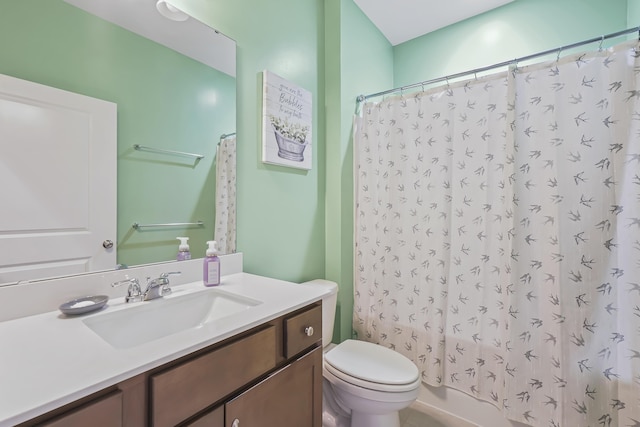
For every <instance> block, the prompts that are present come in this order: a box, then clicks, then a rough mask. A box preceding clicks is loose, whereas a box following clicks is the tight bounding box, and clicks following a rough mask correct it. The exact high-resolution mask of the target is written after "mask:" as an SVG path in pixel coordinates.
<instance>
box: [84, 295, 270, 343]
mask: <svg viewBox="0 0 640 427" xmlns="http://www.w3.org/2000/svg"><path fill="white" fill-rule="evenodd" d="M259 304H260V301H256V300H253V299H250V298H246V297H242V296H238V295H234V294H231V293H228V292H224V291H221V290H217V289H208V290H206V291H199V292H195V293H191V294H187V295H181V296H177V295H172V296H170V297H165V298H162V299H156V300H153V301H147V302H142V303H136V304H135V305H133V306H132V307H127V308H125V309H122V310H119V311H114V312H111V313H104V314H97V315H95V316H93V317H88V318H86V319H84V320H83V322H84V324H85V325H86V326H87V327H89V329H91V330H92V331H93V332H95V333H96V334H97V335H98V336H99V337H100V338H102V339H103V340H105V341H106V342H107V343H109V344H111V346H113V347H115V348H118V349H125V348H131V347H135V346H137V345H141V344H145V343H148V342H150V341H154V340H156V339H159V338H163V337H166V336H169V335H173V334H175V333H178V332H182V331H186V330H189V329H197V328H199V327H202V326H203V325H205V324H207V323H211V322H214V321H215V320H218V319H221V318H223V317H227V316H230V315H232V314H236V313H239V312H241V311H244V310H248V309H250V308H251V307H254V306H256V305H259Z"/></svg>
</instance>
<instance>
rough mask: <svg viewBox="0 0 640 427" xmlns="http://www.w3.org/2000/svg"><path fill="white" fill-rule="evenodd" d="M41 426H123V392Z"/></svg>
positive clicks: (100, 399)
mask: <svg viewBox="0 0 640 427" xmlns="http://www.w3.org/2000/svg"><path fill="white" fill-rule="evenodd" d="M40 425H41V426H42V427H86V426H92V427H117V426H122V392H120V391H115V392H113V393H111V394H109V395H107V396H105V397H102V398H99V399H97V400H95V401H93V402H90V403H87V404H86V405H83V406H81V407H79V408H76V409H73V410H71V411H69V412H67V413H65V414H63V415H61V416H59V417H57V418H55V419H53V420H51V421H47V422H44V423H42V424H40Z"/></svg>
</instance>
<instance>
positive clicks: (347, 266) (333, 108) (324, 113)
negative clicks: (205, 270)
mask: <svg viewBox="0 0 640 427" xmlns="http://www.w3.org/2000/svg"><path fill="white" fill-rule="evenodd" d="M0 1H1V2H3V3H7V1H8V0H0ZM12 1H15V2H16V3H24V4H31V5H33V3H34V2H35V1H36V0H20V1H17V0H12ZM40 1H43V0H40ZM635 3H637V0H633V3H632V1H630V2H629V4H628V3H627V1H626V0H607V1H602V0H562V1H558V0H516V1H515V2H513V3H511V4H509V5H506V6H504V7H502V8H499V9H496V10H494V11H491V12H487V13H485V14H483V15H480V16H478V17H475V18H471V19H469V20H466V21H464V22H461V23H459V24H456V25H453V26H450V27H447V28H444V29H441V30H438V31H436V32H434V33H432V34H429V35H426V36H423V37H420V38H418V39H415V40H413V41H409V42H407V43H404V44H401V45H399V46H396V47H391V46H390V45H389V43H388V42H387V41H386V39H384V37H382V36H381V34H380V33H379V32H378V30H377V29H376V28H375V27H374V26H373V25H372V24H371V23H370V22H369V21H368V19H367V18H366V17H365V15H364V14H363V13H362V12H361V11H360V9H359V8H358V7H357V6H356V5H355V4H354V3H353V0H315V1H309V0H305V1H300V0H273V1H269V2H265V1H261V0H234V1H212V0H175V4H176V6H178V7H181V8H183V9H184V10H185V11H187V12H189V13H190V14H192V15H193V16H195V17H196V18H198V19H200V20H201V21H203V22H205V23H207V24H209V25H210V26H212V27H214V28H216V29H218V30H220V31H222V32H223V33H225V34H227V35H228V36H230V37H231V38H233V39H234V40H236V42H237V110H236V111H237V138H238V249H239V250H240V251H242V252H243V253H244V260H245V271H247V272H250V273H255V274H261V275H265V276H269V277H276V278H280V279H285V280H291V281H295V282H300V281H304V280H310V279H314V278H327V279H331V280H335V281H336V282H338V283H339V284H340V286H341V291H340V298H339V300H340V301H339V304H340V307H339V310H338V324H337V325H336V331H335V332H336V334H334V338H335V339H336V340H343V339H345V338H348V337H350V336H351V316H352V314H351V313H352V303H353V178H352V176H353V165H352V162H353V157H352V145H353V143H352V139H351V120H352V115H353V113H354V110H355V105H356V103H355V98H356V96H357V95H359V94H368V93H373V92H377V91H381V90H384V89H387V88H391V87H393V86H397V85H403V84H407V83H414V82H417V81H421V80H426V79H430V78H435V77H440V76H442V75H444V74H451V73H456V72H460V71H464V70H468V69H471V68H475V67H479V66H484V65H489V64H492V63H495V62H500V61H504V60H508V59H512V58H515V57H518V56H524V55H527V54H530V53H534V52H537V51H540V50H545V49H551V48H554V47H557V46H559V45H562V44H567V43H571V42H574V41H577V40H582V39H584V38H589V37H593V36H597V35H600V34H603V33H607V32H612V31H617V30H619V29H621V28H625V27H626V26H627V21H628V20H629V22H634V21H635V22H637V21H640V10H639V9H640V8H639V7H637V5H636V4H635ZM25 7H28V6H25ZM3 12H4V11H3ZM42 15H46V16H47V17H48V18H49V19H44V18H42V21H43V22H42V24H41V25H42V26H43V27H42V28H43V29H42V31H43V32H48V31H52V30H53V29H54V28H55V27H57V26H59V25H60V23H59V22H54V21H55V20H54V19H51V15H47V14H44V13H42ZM632 15H633V17H632ZM2 16H6V15H5V14H4V13H3V14H2V15H0V37H2V39H3V40H7V38H5V36H6V32H4V31H6V30H5V29H4V25H5V24H8V22H6V21H8V20H7V19H4V20H3V19H2ZM632 25H637V24H632ZM25 38H26V36H25ZM69 42H70V43H72V42H73V40H70V41H69ZM0 49H2V47H0ZM0 52H2V51H0ZM5 53H6V52H5ZM5 53H2V55H4V54H5ZM63 53H64V52H60V55H63ZM0 58H1V56H0ZM46 64H47V61H44V60H43V61H42V62H41V63H39V64H31V65H30V66H29V67H27V68H28V69H29V70H30V72H34V73H35V72H36V70H35V69H32V68H37V66H43V65H46ZM265 69H267V70H269V71H272V72H274V73H276V74H278V75H280V76H282V77H284V78H286V79H288V80H290V81H292V82H294V83H296V84H298V85H300V86H302V87H304V88H305V89H307V90H309V91H311V93H312V96H313V132H314V135H313V168H312V170H310V171H302V170H297V169H290V168H285V167H278V166H273V165H266V164H263V163H262V162H261V130H260V129H261V99H262V93H261V83H262V82H261V72H262V71H263V70H265ZM9 71H10V70H9ZM67 71H68V72H70V73H71V74H72V75H74V76H78V77H82V76H81V75H80V76H79V74H80V73H78V72H74V71H73V70H67ZM0 72H4V73H6V74H11V72H7V65H6V63H5V61H0ZM45 83H47V84H52V85H53V83H54V82H45ZM93 96H98V94H94V95H93ZM107 99H109V98H108V97H107ZM177 117H179V118H180V120H178V122H179V123H181V125H182V126H186V127H188V126H189V125H190V122H191V117H190V116H188V115H185V116H181V115H178V116H177ZM156 125H157V123H156ZM226 132H229V130H228V129H222V130H220V131H218V132H216V133H214V135H219V134H220V133H226ZM157 134H159V135H161V132H158V133H157ZM132 143H133V142H130V143H129V144H128V145H131V144H132ZM190 144H195V142H193V138H189V139H188V140H186V141H184V145H183V148H184V149H185V150H188V151H191V150H192V151H199V150H198V148H199V147H195V146H192V145H190ZM121 156H122V154H121ZM131 162H132V164H133V163H135V164H136V165H139V164H140V162H139V161H137V160H136V161H133V159H132V161H131ZM157 166H158V168H160V165H159V164H158V165H157ZM201 166H202V165H198V166H197V168H195V170H197V169H199V168H200V167H201ZM203 169H207V171H209V170H208V169H209V168H203ZM157 170H159V169H157ZM185 172H189V171H188V170H186V169H185ZM209 173H210V172H209ZM162 185H167V183H166V182H163V184H162ZM185 188H188V189H191V188H192V187H190V186H188V185H185ZM127 191H129V190H128V189H126V188H120V187H119V192H125V194H126V192H127ZM192 193H193V195H195V197H202V200H203V202H202V204H203V205H204V204H207V203H208V202H206V200H205V199H206V198H207V197H208V194H212V193H213V191H211V192H208V190H207V189H206V188H195V189H193V192H192ZM129 194H130V196H126V197H128V198H127V199H124V200H125V201H126V202H127V203H133V200H131V199H133V198H136V197H137V198H138V199H139V202H140V203H141V204H148V203H152V197H151V196H147V195H145V194H140V193H133V192H130V193H129ZM167 203H169V204H170V205H171V204H173V203H174V202H173V201H167ZM150 211H153V208H151V210H150ZM194 219H196V218H194ZM136 220H139V218H136ZM172 237H173V236H172ZM172 244H174V243H173V242H172ZM142 246H144V245H142Z"/></svg>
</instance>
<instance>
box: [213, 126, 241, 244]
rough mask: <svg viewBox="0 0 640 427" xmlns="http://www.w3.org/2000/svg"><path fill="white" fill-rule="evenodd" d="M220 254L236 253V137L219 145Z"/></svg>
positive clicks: (217, 170)
mask: <svg viewBox="0 0 640 427" xmlns="http://www.w3.org/2000/svg"><path fill="white" fill-rule="evenodd" d="M214 240H215V241H216V242H217V243H218V249H219V251H220V253H223V254H231V253H235V252H236V137H235V136H229V137H226V138H224V139H223V140H222V141H220V144H218V154H217V157H216V228H215V231H214Z"/></svg>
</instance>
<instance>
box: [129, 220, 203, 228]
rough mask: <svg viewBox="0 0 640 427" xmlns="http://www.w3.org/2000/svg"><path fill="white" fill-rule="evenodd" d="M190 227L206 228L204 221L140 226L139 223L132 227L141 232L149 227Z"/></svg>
mask: <svg viewBox="0 0 640 427" xmlns="http://www.w3.org/2000/svg"><path fill="white" fill-rule="evenodd" d="M189 226H195V227H203V226H204V222H202V221H197V222H168V223H164V224H138V223H137V222H134V223H133V225H132V227H133V228H134V229H135V230H139V229H141V228H147V227H189Z"/></svg>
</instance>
